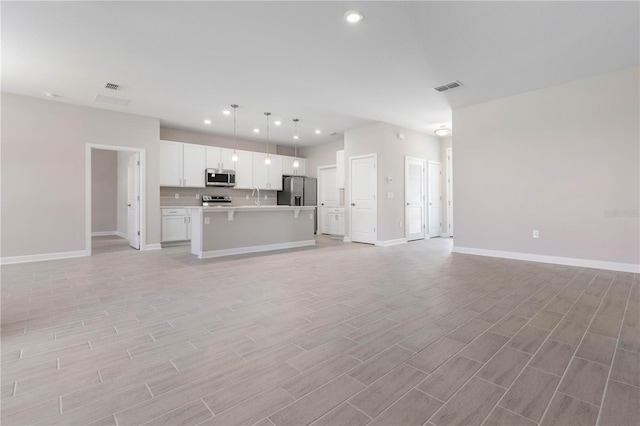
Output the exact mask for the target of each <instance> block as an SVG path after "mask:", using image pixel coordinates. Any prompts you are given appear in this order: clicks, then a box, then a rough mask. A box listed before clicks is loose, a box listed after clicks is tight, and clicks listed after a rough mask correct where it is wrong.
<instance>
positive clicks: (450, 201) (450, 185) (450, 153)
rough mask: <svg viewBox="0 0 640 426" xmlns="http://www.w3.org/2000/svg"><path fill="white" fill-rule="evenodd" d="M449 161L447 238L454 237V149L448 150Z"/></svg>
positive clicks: (447, 158)
mask: <svg viewBox="0 0 640 426" xmlns="http://www.w3.org/2000/svg"><path fill="white" fill-rule="evenodd" d="M446 156H447V157H446V160H447V181H446V189H447V191H446V193H447V204H446V205H445V207H446V209H447V229H446V231H445V234H446V236H447V237H453V148H447V150H446Z"/></svg>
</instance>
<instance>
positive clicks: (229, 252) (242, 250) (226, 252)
mask: <svg viewBox="0 0 640 426" xmlns="http://www.w3.org/2000/svg"><path fill="white" fill-rule="evenodd" d="M315 245H316V240H305V241H294V242H290V243H277V244H266V245H262V246H250V247H239V248H232V249H223V250H212V251H204V252H202V253H200V254H199V255H198V258H199V259H209V258H212V257H222V256H233V255H237V254H247V253H259V252H263V251H272V250H284V249H289V248H297V247H307V246H315Z"/></svg>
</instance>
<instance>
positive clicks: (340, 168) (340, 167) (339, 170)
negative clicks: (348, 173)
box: [336, 150, 344, 189]
mask: <svg viewBox="0 0 640 426" xmlns="http://www.w3.org/2000/svg"><path fill="white" fill-rule="evenodd" d="M336 186H337V187H338V188H340V189H344V150H340V151H336Z"/></svg>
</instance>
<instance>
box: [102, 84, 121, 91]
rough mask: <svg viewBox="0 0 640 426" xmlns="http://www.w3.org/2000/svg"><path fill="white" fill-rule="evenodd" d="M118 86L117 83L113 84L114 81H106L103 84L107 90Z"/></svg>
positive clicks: (116, 88) (115, 88)
mask: <svg viewBox="0 0 640 426" xmlns="http://www.w3.org/2000/svg"><path fill="white" fill-rule="evenodd" d="M119 87H120V85H119V84H115V83H106V84H105V85H104V88H105V89H109V90H118V88H119Z"/></svg>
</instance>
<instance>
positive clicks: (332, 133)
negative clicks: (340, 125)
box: [329, 132, 338, 136]
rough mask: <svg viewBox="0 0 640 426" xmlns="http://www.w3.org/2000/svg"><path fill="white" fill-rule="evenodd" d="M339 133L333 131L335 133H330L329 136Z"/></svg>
mask: <svg viewBox="0 0 640 426" xmlns="http://www.w3.org/2000/svg"><path fill="white" fill-rule="evenodd" d="M337 134H338V133H337V132H333V133H329V136H336V135H337Z"/></svg>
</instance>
